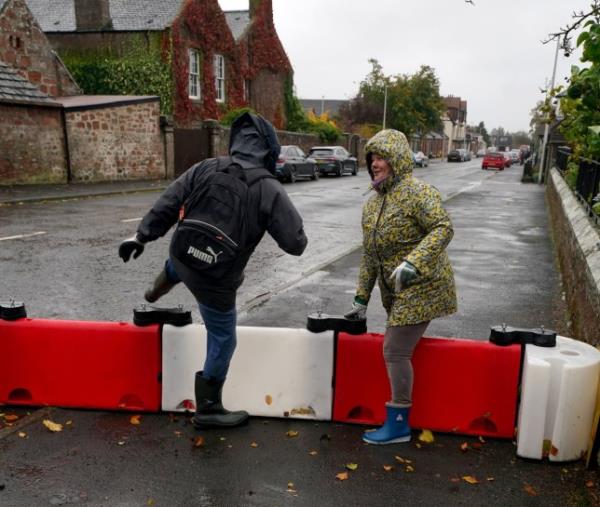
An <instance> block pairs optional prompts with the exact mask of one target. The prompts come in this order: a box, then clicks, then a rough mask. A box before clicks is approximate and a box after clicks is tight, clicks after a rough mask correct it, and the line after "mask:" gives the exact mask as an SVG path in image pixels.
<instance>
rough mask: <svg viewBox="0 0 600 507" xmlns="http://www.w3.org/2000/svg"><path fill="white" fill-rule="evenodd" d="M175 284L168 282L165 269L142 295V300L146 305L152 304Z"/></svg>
mask: <svg viewBox="0 0 600 507" xmlns="http://www.w3.org/2000/svg"><path fill="white" fill-rule="evenodd" d="M175 285H176V284H174V283H171V282H169V279H168V278H167V272H166V271H165V268H163V269H162V271H161V272H160V273H159V274H158V276H157V277H156V280H154V283H153V284H152V286H151V287H149V288H148V290H147V291H146V292H145V293H144V299H145V300H146V301H148V303H154V302H155V301H157V300H158V299H159V298H161V297H163V296H164V295H165V294H167V293H168V292H169V291H170V290H171V289H172V288H173V287H175Z"/></svg>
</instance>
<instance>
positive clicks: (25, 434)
mask: <svg viewBox="0 0 600 507" xmlns="http://www.w3.org/2000/svg"><path fill="white" fill-rule="evenodd" d="M18 435H19V436H20V437H21V438H27V433H25V432H24V431H19V433H18Z"/></svg>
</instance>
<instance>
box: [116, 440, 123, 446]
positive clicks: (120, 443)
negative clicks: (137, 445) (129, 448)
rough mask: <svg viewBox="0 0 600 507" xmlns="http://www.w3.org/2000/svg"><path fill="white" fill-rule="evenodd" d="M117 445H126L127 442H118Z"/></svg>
mask: <svg viewBox="0 0 600 507" xmlns="http://www.w3.org/2000/svg"><path fill="white" fill-rule="evenodd" d="M117 445H125V442H124V441H123V440H120V441H119V442H117Z"/></svg>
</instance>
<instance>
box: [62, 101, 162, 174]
mask: <svg viewBox="0 0 600 507" xmlns="http://www.w3.org/2000/svg"><path fill="white" fill-rule="evenodd" d="M66 121H67V132H68V139H69V152H70V157H71V181H73V182H92V181H118V180H145V179H159V178H164V177H165V176H166V171H165V146H164V140H163V134H162V131H161V128H160V124H159V102H158V99H157V100H156V101H152V102H142V103H137V104H127V105H119V104H115V105H107V106H103V107H95V108H81V109H79V110H75V111H69V110H68V109H67V111H66Z"/></svg>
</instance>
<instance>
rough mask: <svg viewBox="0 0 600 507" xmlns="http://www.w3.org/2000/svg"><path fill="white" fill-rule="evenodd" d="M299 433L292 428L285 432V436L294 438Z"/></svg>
mask: <svg viewBox="0 0 600 507" xmlns="http://www.w3.org/2000/svg"><path fill="white" fill-rule="evenodd" d="M299 434H300V433H299V432H297V431H294V430H289V431H288V432H286V434H285V436H286V437H289V438H294V437H297V436H298V435H299Z"/></svg>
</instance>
